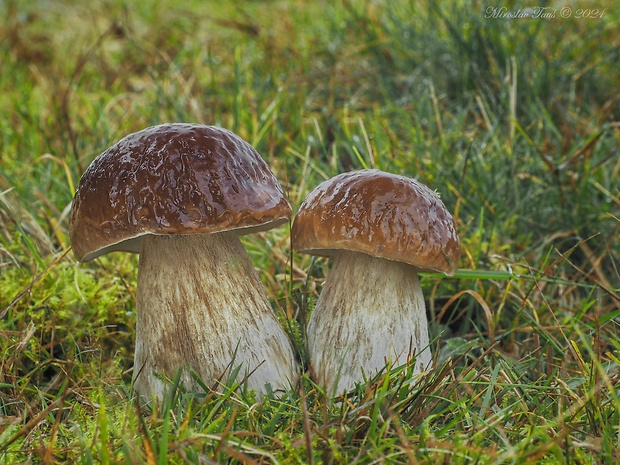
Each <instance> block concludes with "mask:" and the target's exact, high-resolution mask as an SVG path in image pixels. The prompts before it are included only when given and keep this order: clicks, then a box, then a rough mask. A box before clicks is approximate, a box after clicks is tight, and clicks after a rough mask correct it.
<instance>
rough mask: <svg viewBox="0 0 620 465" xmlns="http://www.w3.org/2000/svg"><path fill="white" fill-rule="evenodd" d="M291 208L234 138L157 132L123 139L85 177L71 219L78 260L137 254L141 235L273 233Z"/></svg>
mask: <svg viewBox="0 0 620 465" xmlns="http://www.w3.org/2000/svg"><path fill="white" fill-rule="evenodd" d="M290 216H291V207H290V205H289V203H288V201H287V200H286V198H285V197H284V193H283V191H282V187H281V186H280V184H279V183H278V181H277V179H276V178H275V176H274V174H273V173H272V172H271V170H270V169H269V167H268V166H267V164H266V163H265V161H264V160H263V159H262V158H261V156H260V155H259V154H258V152H257V151H256V150H255V149H254V148H253V147H252V146H251V145H250V144H248V143H247V142H245V141H244V140H242V139H241V138H240V137H238V136H237V135H235V134H234V133H232V132H230V131H228V130H226V129H222V128H219V127H215V126H205V125H199V124H185V123H176V124H162V125H159V126H153V127H149V128H146V129H144V130H142V131H139V132H136V133H134V134H130V135H128V136H127V137H125V138H123V139H121V140H120V141H119V142H117V143H116V144H114V145H113V146H112V147H110V148H109V149H107V150H106V151H105V152H103V153H102V154H101V155H99V156H98V157H97V158H95V160H93V162H92V163H91V165H90V166H89V167H88V169H87V170H86V171H85V173H84V175H83V176H82V179H81V180H80V183H79V185H78V188H77V192H76V194H75V198H74V200H73V205H72V211H71V244H72V246H73V251H74V253H75V256H76V257H77V258H78V260H81V261H87V260H92V259H93V258H96V257H98V256H100V255H103V254H105V253H107V252H111V251H115V250H121V251H127V252H136V253H137V252H139V251H140V237H141V236H143V235H145V234H162V235H165V234H194V233H215V232H221V231H231V230H236V231H237V232H238V234H246V233H250V232H254V231H260V230H266V229H270V228H273V227H276V226H278V225H280V224H282V223H284V222H286V221H288V219H289V218H290Z"/></svg>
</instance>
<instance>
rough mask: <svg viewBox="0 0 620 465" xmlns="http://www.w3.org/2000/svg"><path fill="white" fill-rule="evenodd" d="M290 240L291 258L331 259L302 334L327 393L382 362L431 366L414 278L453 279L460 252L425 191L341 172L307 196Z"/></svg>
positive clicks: (441, 209) (391, 178) (384, 177)
mask: <svg viewBox="0 0 620 465" xmlns="http://www.w3.org/2000/svg"><path fill="white" fill-rule="evenodd" d="M291 235H292V243H293V247H294V248H295V249H296V250H297V251H299V252H302V253H308V254H312V255H321V256H326V257H333V258H334V261H333V266H332V269H331V271H330V273H329V275H328V276H327V277H326V279H325V283H324V285H323V289H322V291H321V294H320V296H319V298H318V300H317V302H316V306H315V308H314V312H313V313H312V316H311V317H310V321H309V323H308V328H307V333H308V351H309V357H310V365H311V374H312V376H313V377H314V379H315V381H316V382H317V383H318V384H319V385H320V386H322V387H323V388H324V389H326V392H327V393H328V395H337V394H340V393H343V392H345V391H348V390H350V389H351V388H352V387H354V386H355V383H358V382H360V381H362V380H363V377H364V375H365V376H372V375H373V374H376V373H377V372H378V371H379V370H381V369H383V368H384V367H385V366H386V365H387V364H388V363H391V364H392V366H399V365H402V364H404V363H407V362H409V361H410V360H413V359H414V358H415V366H414V370H415V372H417V373H419V372H422V371H424V370H426V369H428V368H429V367H430V365H431V361H432V360H431V352H430V348H429V337H428V321H427V318H426V308H425V304H424V298H423V295H422V289H421V287H420V282H419V279H418V272H420V271H424V270H432V271H439V272H443V273H445V274H447V275H452V274H454V272H455V271H456V268H457V264H458V260H459V257H460V252H461V248H460V241H459V238H458V235H457V233H456V230H455V227H454V221H453V219H452V216H451V215H450V213H449V212H448V211H447V210H446V207H445V206H444V204H443V203H442V202H441V200H439V198H438V197H437V195H436V194H435V193H434V192H433V191H432V190H431V189H429V188H428V187H426V186H425V185H423V184H420V183H419V182H417V181H415V180H413V179H409V178H406V177H404V176H398V175H394V174H389V173H385V172H382V171H379V170H374V169H373V170H361V171H354V172H349V173H344V174H340V175H338V176H335V177H333V178H331V179H329V180H327V181H324V182H323V183H321V184H320V185H319V186H318V187H317V188H316V189H315V190H314V191H312V192H311V193H310V194H309V195H308V197H307V198H306V199H305V200H304V202H303V203H302V205H301V206H300V208H299V211H298V212H297V215H296V217H295V220H294V222H293V227H292V231H291Z"/></svg>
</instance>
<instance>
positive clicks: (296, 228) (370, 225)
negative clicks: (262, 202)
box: [291, 170, 461, 275]
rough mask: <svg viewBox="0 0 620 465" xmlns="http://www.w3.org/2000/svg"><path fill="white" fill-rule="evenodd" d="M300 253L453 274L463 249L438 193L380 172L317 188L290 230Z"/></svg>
mask: <svg viewBox="0 0 620 465" xmlns="http://www.w3.org/2000/svg"><path fill="white" fill-rule="evenodd" d="M291 234H292V241H293V247H294V248H295V249H296V250H297V251H299V252H302V253H309V254H312V255H324V256H332V255H335V254H336V253H337V251H338V250H350V251H357V252H363V253H366V254H369V255H372V256H375V257H381V258H385V259H388V260H395V261H399V262H404V263H408V264H410V265H414V266H415V267H417V268H419V269H420V270H432V271H439V272H442V273H445V274H447V275H453V274H454V272H455V271H456V269H457V267H458V262H459V258H460V255H461V245H460V240H459V237H458V235H457V233H456V229H455V226H454V220H453V219H452V215H450V213H449V212H448V210H447V209H446V207H445V206H444V204H443V203H442V202H441V200H440V199H439V197H437V194H435V192H433V191H432V190H431V189H430V188H428V187H427V186H425V185H424V184H421V183H419V182H418V181H415V180H413V179H410V178H407V177H404V176H398V175H394V174H389V173H385V172H382V171H379V170H361V171H352V172H348V173H343V174H340V175H338V176H335V177H333V178H331V179H328V180H327V181H324V182H323V183H321V184H319V186H317V188H316V189H314V190H313V191H312V192H311V193H310V194H309V195H308V197H307V198H306V199H305V200H304V202H303V203H302V204H301V206H300V208H299V211H298V212H297V215H296V217H295V221H294V222H293V227H292V230H291Z"/></svg>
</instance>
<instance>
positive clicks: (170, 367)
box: [134, 233, 297, 398]
mask: <svg viewBox="0 0 620 465" xmlns="http://www.w3.org/2000/svg"><path fill="white" fill-rule="evenodd" d="M136 310H137V312H136V314H137V321H136V353H135V363H134V370H135V372H134V377H135V379H134V385H135V388H136V390H137V391H138V392H140V393H141V394H142V395H146V396H149V395H154V396H155V397H157V398H161V397H162V396H163V395H164V390H165V387H166V383H165V382H164V381H163V380H162V376H171V375H173V374H174V373H175V372H176V370H178V369H179V368H182V367H187V366H189V367H191V368H192V369H193V370H194V371H195V372H196V374H197V375H198V376H199V378H200V379H201V380H202V381H203V382H204V383H206V384H207V385H212V386H213V385H215V386H216V387H217V384H218V383H219V382H221V383H225V382H226V381H227V380H228V378H229V377H230V376H231V374H232V373H233V372H234V371H235V370H236V369H237V368H238V367H240V369H239V370H238V375H237V381H242V380H243V379H245V378H246V377H247V386H248V388H250V389H253V390H256V391H257V393H259V395H261V393H263V392H265V386H267V385H270V386H271V389H273V391H274V392H276V394H277V393H278V391H280V392H282V391H284V390H288V389H289V388H290V387H291V383H294V382H295V380H296V378H297V373H296V367H295V357H294V354H293V351H292V348H291V345H290V342H289V340H288V338H287V336H286V334H285V333H284V331H283V330H282V328H281V327H280V325H279V323H278V320H277V319H276V316H275V313H274V311H273V309H272V308H271V305H270V304H269V300H268V298H267V296H266V294H265V292H264V290H263V287H262V285H261V283H260V281H259V278H258V276H257V274H256V271H255V270H254V267H253V265H252V263H251V261H250V259H249V257H248V255H247V253H246V251H245V249H244V248H243V245H242V244H241V242H240V241H239V239H238V237H237V235H236V234H234V233H217V234H204V235H202V234H193V235H175V236H154V235H153V236H146V237H144V238H143V240H142V250H141V253H140V264H139V269H138V289H137V309H136ZM181 380H182V382H183V384H184V386H185V387H186V388H188V389H195V388H197V386H196V383H195V382H194V381H193V379H192V377H191V375H190V373H189V371H188V370H184V372H183V373H182V377H181Z"/></svg>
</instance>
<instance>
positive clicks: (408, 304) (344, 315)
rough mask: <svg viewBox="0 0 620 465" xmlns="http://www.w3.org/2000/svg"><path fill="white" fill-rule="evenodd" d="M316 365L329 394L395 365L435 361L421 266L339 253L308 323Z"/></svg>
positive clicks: (316, 373)
mask: <svg viewBox="0 0 620 465" xmlns="http://www.w3.org/2000/svg"><path fill="white" fill-rule="evenodd" d="M308 349H309V355H310V362H311V369H312V371H313V374H314V377H315V379H316V381H317V382H318V384H319V385H320V386H322V387H323V388H324V389H326V392H327V394H328V395H330V396H335V395H338V394H341V393H343V392H345V391H348V390H350V389H351V388H353V387H354V386H355V383H359V382H361V381H363V379H364V375H365V376H366V377H367V378H368V377H371V376H373V375H374V374H376V373H378V372H379V370H381V369H383V368H384V367H386V365H388V364H391V366H392V367H397V366H399V365H403V364H405V363H407V362H410V361H413V360H414V358H415V367H414V372H422V371H424V370H426V369H428V368H429V366H430V364H431V352H430V348H429V339H428V322H427V318H426V310H425V305H424V298H423V296H422V289H421V288H420V281H419V279H418V274H417V269H416V268H414V267H413V266H411V265H407V264H405V263H399V262H395V261H390V260H384V259H381V258H374V257H371V256H370V255H367V254H364V253H358V252H349V251H343V252H340V253H339V254H338V256H336V257H335V259H334V263H333V267H332V269H331V271H330V273H329V275H328V276H327V278H326V280H325V284H324V286H323V290H322V292H321V295H320V296H319V299H318V301H317V303H316V307H315V309H314V312H313V314H312V316H311V317H310V322H309V324H308Z"/></svg>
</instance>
